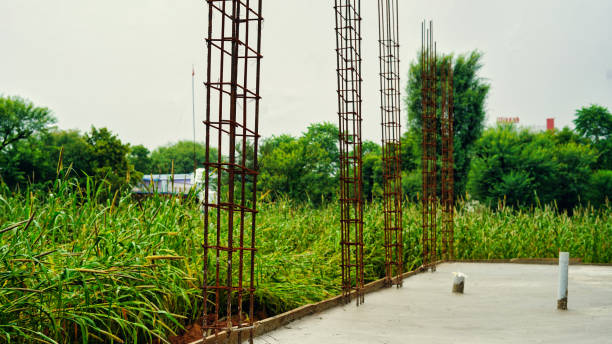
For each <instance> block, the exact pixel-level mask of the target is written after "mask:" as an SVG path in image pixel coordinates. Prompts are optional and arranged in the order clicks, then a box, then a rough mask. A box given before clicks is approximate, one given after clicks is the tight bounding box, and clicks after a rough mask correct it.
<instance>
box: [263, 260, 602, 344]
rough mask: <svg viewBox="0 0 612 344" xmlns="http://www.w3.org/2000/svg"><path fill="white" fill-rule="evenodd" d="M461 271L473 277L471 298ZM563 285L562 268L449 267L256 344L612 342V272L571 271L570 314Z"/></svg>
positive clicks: (281, 330)
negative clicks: (458, 279)
mask: <svg viewBox="0 0 612 344" xmlns="http://www.w3.org/2000/svg"><path fill="white" fill-rule="evenodd" d="M453 272H462V273H464V274H466V275H467V278H466V280H467V281H468V283H466V285H465V291H464V293H463V294H457V293H452V292H451V286H452V283H453ZM557 287H558V266H556V265H536V264H487V263H444V264H441V265H438V268H437V271H436V272H433V273H430V272H427V273H422V274H418V275H415V276H412V277H410V278H407V279H405V280H404V286H403V287H402V288H399V289H397V288H395V287H394V288H387V289H382V290H380V291H377V292H374V293H370V294H367V295H366V297H365V304H363V305H361V306H359V307H356V306H355V303H354V302H353V303H351V304H349V305H345V306H341V307H335V308H332V309H329V310H327V311H324V312H322V313H319V314H314V315H310V316H307V317H305V318H302V319H299V320H296V321H294V322H292V323H289V324H288V325H285V326H283V327H281V328H279V329H277V330H275V331H272V332H269V333H267V334H263V335H262V336H260V337H257V338H255V343H257V344H292V343H296V344H297V343H300V344H310V343H312V344H328V343H329V344H332V343H338V344H340V343H342V344H344V343H350V344H359V343H364V344H366V343H444V344H448V343H612V267H606V266H591V265H572V266H570V267H569V287H568V290H569V297H568V310H567V311H558V310H557V309H556V308H557Z"/></svg>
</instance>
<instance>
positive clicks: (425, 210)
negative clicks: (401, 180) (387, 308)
mask: <svg viewBox="0 0 612 344" xmlns="http://www.w3.org/2000/svg"><path fill="white" fill-rule="evenodd" d="M421 38H422V46H421V67H422V70H421V80H422V90H421V106H422V116H421V118H422V151H423V152H422V169H423V171H422V174H423V185H422V186H423V190H422V193H423V194H422V195H421V201H422V229H423V234H422V244H423V266H424V267H429V266H431V268H432V270H434V269H435V266H433V264H434V263H435V261H436V206H437V195H436V194H437V189H436V162H437V154H436V140H437V125H436V120H437V116H436V47H435V42H433V24H432V22H431V21H430V22H429V28H427V27H426V24H425V22H423V26H422V36H421Z"/></svg>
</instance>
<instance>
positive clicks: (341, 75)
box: [334, 0, 364, 305]
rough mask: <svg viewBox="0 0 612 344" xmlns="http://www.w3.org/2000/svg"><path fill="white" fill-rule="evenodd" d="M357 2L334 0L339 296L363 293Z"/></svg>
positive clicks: (359, 299) (347, 299)
mask: <svg viewBox="0 0 612 344" xmlns="http://www.w3.org/2000/svg"><path fill="white" fill-rule="evenodd" d="M360 10H361V1H360V0H335V6H334V11H335V17H336V27H335V30H336V62H337V69H336V71H337V81H338V121H339V129H340V133H339V142H340V145H339V146H340V215H341V217H340V227H341V245H342V262H341V267H342V295H343V297H344V302H345V303H349V302H350V301H351V295H353V294H354V296H355V298H356V299H357V305H359V304H361V303H363V302H364V295H363V198H362V178H361V82H362V79H361V15H360Z"/></svg>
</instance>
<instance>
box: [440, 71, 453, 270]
mask: <svg viewBox="0 0 612 344" xmlns="http://www.w3.org/2000/svg"><path fill="white" fill-rule="evenodd" d="M441 89H442V112H441V120H440V125H441V133H442V252H441V253H442V258H443V259H447V260H451V259H453V255H454V211H455V209H454V206H455V204H454V197H455V196H454V157H453V152H454V126H453V121H454V117H453V109H454V103H453V68H452V61H450V62H448V63H445V65H444V66H443V69H442V79H441Z"/></svg>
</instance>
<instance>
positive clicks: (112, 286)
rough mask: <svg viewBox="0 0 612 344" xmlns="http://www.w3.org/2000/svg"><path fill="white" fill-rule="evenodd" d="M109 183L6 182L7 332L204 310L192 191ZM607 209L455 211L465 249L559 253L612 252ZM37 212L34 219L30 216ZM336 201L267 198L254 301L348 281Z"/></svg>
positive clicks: (156, 330) (416, 230) (326, 292)
mask: <svg viewBox="0 0 612 344" xmlns="http://www.w3.org/2000/svg"><path fill="white" fill-rule="evenodd" d="M107 192H108V185H107V184H104V183H96V182H94V181H92V180H88V182H87V183H86V185H78V184H77V183H76V182H75V181H72V180H57V181H56V182H55V184H54V185H53V187H52V188H51V189H50V190H49V191H46V192H41V191H37V192H35V191H30V190H26V191H23V190H22V191H21V192H19V193H13V192H11V191H10V190H8V189H7V188H6V187H5V186H3V185H0V231H2V230H3V229H6V228H8V227H10V226H11V225H13V224H18V223H20V222H21V223H20V224H19V225H18V226H16V227H15V228H13V229H8V230H6V231H3V232H1V233H0V341H1V342H16V343H22V342H34V341H38V342H47V343H72V342H82V343H88V342H113V343H122V342H126V343H131V342H154V341H159V342H165V341H166V338H167V336H169V335H172V334H175V333H177V332H180V331H181V330H182V328H183V326H184V325H186V324H189V323H191V322H193V321H195V319H197V318H198V317H199V315H200V314H201V308H202V302H203V297H202V292H201V288H200V286H201V285H202V259H201V258H202V257H201V254H202V248H201V244H202V242H203V230H202V228H203V220H202V215H201V211H200V209H199V207H198V206H197V204H196V203H195V202H193V201H192V200H186V201H180V200H176V199H168V198H162V197H150V198H147V199H144V200H142V201H136V200H133V199H132V198H131V197H130V195H129V194H123V195H120V194H116V195H115V197H114V198H112V199H104V198H103V197H99V196H100V195H102V194H105V193H107ZM611 215H612V211H611V209H610V207H609V206H606V207H605V208H603V209H601V210H594V209H590V208H582V209H576V210H575V212H574V215H573V216H571V217H569V216H567V215H565V214H558V213H557V212H556V211H554V210H553V209H550V208H547V207H543V208H536V209H532V210H529V211H514V210H512V209H509V208H501V209H497V210H494V211H493V210H490V209H488V208H480V207H476V209H473V207H466V206H464V205H463V204H459V205H458V208H457V217H456V226H455V228H456V229H455V230H456V241H455V243H456V249H455V250H456V254H457V258H459V259H491V258H515V257H555V256H557V253H558V251H559V249H563V250H569V251H570V252H571V255H572V256H574V257H582V258H583V260H584V261H586V262H602V263H610V262H612V248H611V244H612V219H611ZM30 219H31V221H28V220H30ZM364 221H365V225H364V240H365V244H366V249H365V258H364V262H365V264H366V267H365V276H366V280H368V281H371V280H375V279H377V278H380V277H382V276H383V275H384V261H383V259H384V258H383V257H384V255H383V246H382V240H383V234H382V226H383V222H382V221H383V217H382V204H380V203H376V202H375V203H372V204H368V205H366V207H365V213H364ZM338 223H339V211H338V207H337V204H335V203H332V204H328V205H324V206H322V207H318V208H314V207H312V206H310V205H304V204H296V203H293V202H292V201H290V200H280V201H277V202H274V203H266V202H261V203H260V204H259V215H258V220H257V227H258V228H257V247H258V251H257V260H256V274H255V279H256V280H255V283H256V286H257V291H256V297H257V302H256V304H257V308H258V311H259V312H260V313H261V312H263V313H265V314H267V315H273V314H276V313H279V312H283V311H286V310H289V309H292V308H295V307H298V306H300V305H303V304H307V303H311V302H315V301H319V300H322V299H325V298H327V297H330V296H333V295H337V294H338V293H339V292H340V289H339V285H340V269H339V263H340V252H339V247H340V231H339V226H338ZM404 226H405V228H406V231H405V234H404V245H405V250H404V253H405V257H404V258H405V259H404V261H405V262H406V267H405V270H410V269H412V268H414V267H417V266H419V265H420V264H421V260H420V250H421V248H420V246H419V245H420V244H419V238H420V236H421V232H420V231H421V230H420V209H419V207H418V206H417V205H415V204H408V203H407V204H406V208H405V211H404Z"/></svg>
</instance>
